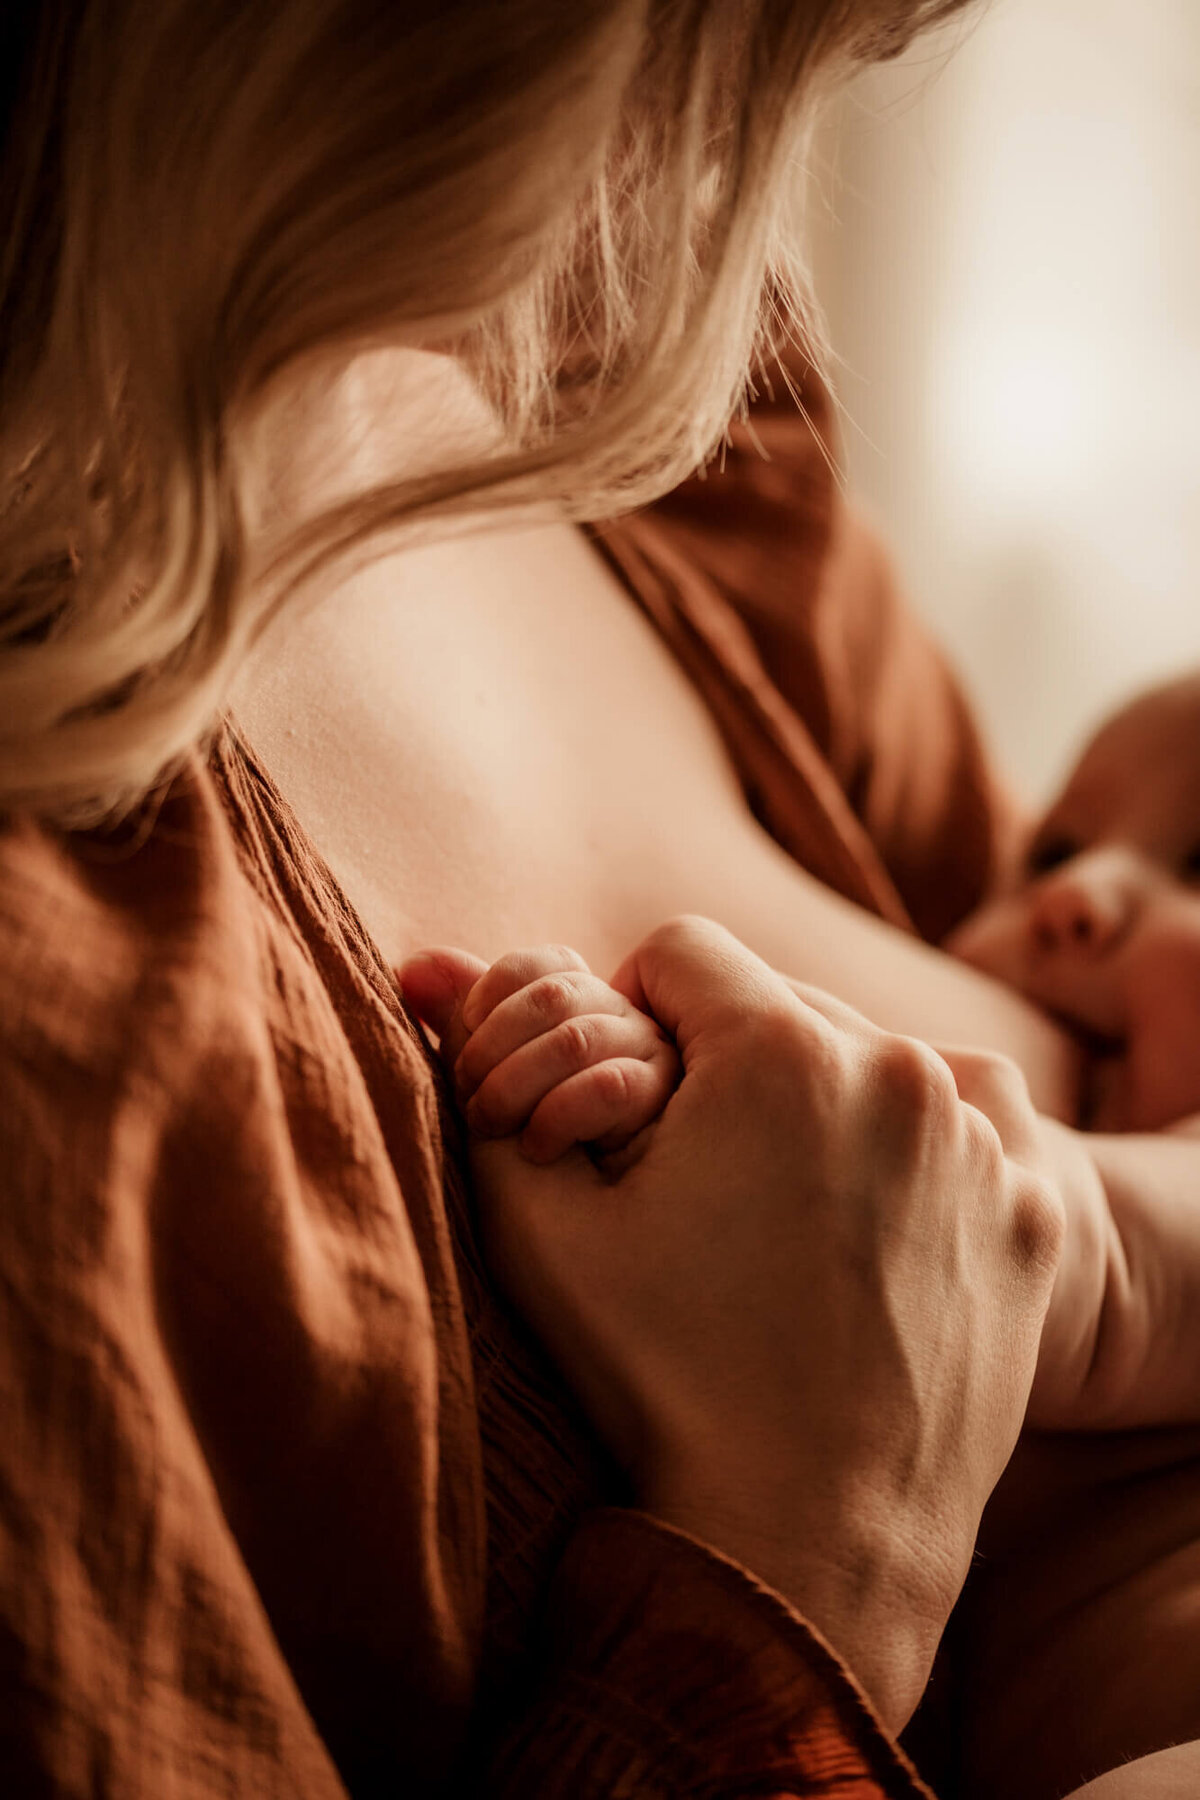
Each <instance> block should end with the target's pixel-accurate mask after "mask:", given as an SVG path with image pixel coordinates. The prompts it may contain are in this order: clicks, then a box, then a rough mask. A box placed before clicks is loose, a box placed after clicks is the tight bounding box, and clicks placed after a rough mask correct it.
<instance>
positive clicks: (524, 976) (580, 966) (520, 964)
mask: <svg viewBox="0 0 1200 1800" xmlns="http://www.w3.org/2000/svg"><path fill="white" fill-rule="evenodd" d="M560 970H581V971H582V972H583V973H584V974H585V975H587V974H589V973H590V970H589V969H588V966H587V964H586V962H585V961H584V960H583V958H582V956H580V954H579V952H578V950H572V949H571V948H570V946H569V945H567V944H540V945H539V946H538V947H537V949H535V950H512V951H510V952H509V954H508V955H507V956H501V957H500V958H499V959H498V960H497V961H496V962H494V963H493V964H492V966H491V968H490V969H488V970H487V971H486V973H485V974H483V975H481V976H480V978H479V980H478V981H477V982H476V983H475V986H474V987H473V988H472V989H471V992H470V994H469V995H468V997H467V1003H466V1005H465V1006H464V1007H463V1024H464V1025H465V1026H466V1028H467V1030H468V1031H475V1030H477V1029H478V1027H479V1026H480V1025H481V1024H482V1023H483V1021H484V1020H485V1019H486V1018H487V1016H488V1014H489V1013H490V1012H491V1011H492V1009H493V1008H494V1007H497V1006H499V1005H500V1003H501V1001H502V1000H507V999H508V997H509V995H510V994H515V993H516V992H517V991H518V989H520V988H524V987H528V986H529V984H530V982H532V981H536V980H537V978H538V976H540V975H553V974H556V973H558V972H559V971H560Z"/></svg>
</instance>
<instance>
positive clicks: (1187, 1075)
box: [945, 675, 1200, 1131]
mask: <svg viewBox="0 0 1200 1800" xmlns="http://www.w3.org/2000/svg"><path fill="white" fill-rule="evenodd" d="M945 948H946V949H947V950H949V951H950V952H951V954H952V955H955V956H959V957H961V958H962V959H963V960H964V961H965V962H969V963H973V964H974V966H975V967H976V968H978V969H983V970H985V971H986V973H987V974H989V975H995V976H998V977H999V979H1000V980H1001V981H1005V982H1008V983H1009V984H1010V985H1011V986H1013V987H1016V988H1019V989H1020V991H1021V992H1022V993H1023V994H1027V995H1028V996H1029V997H1030V999H1032V1000H1036V1001H1037V1002H1038V1004H1039V1005H1041V1006H1043V1007H1045V1008H1046V1009H1047V1011H1049V1012H1051V1013H1054V1014H1055V1015H1056V1016H1057V1017H1059V1018H1061V1019H1062V1020H1063V1021H1064V1022H1065V1023H1066V1024H1067V1025H1069V1026H1070V1027H1071V1028H1072V1029H1073V1030H1074V1031H1076V1032H1077V1033H1078V1034H1080V1035H1081V1036H1082V1037H1083V1038H1084V1041H1085V1042H1086V1044H1087V1046H1088V1048H1089V1050H1090V1051H1091V1053H1092V1054H1091V1057H1090V1059H1089V1061H1090V1069H1089V1081H1088V1091H1087V1093H1086V1094H1085V1097H1084V1105H1083V1116H1082V1117H1081V1119H1080V1121H1079V1122H1080V1124H1082V1125H1086V1126H1088V1127H1090V1128H1091V1129H1092V1130H1096V1131H1155V1130H1158V1129H1159V1128H1160V1127H1162V1126H1165V1125H1170V1124H1174V1123H1175V1122H1177V1121H1179V1120H1182V1119H1185V1118H1186V1117H1187V1116H1188V1115H1189V1114H1193V1113H1197V1112H1200V675H1192V676H1189V677H1187V678H1186V679H1184V680H1182V681H1177V682H1174V683H1172V684H1171V685H1170V686H1167V687H1161V688H1156V689H1154V690H1153V691H1152V692H1150V693H1148V694H1144V695H1142V696H1141V697H1140V698H1139V699H1137V700H1135V701H1133V703H1132V704H1131V705H1129V706H1127V707H1126V708H1125V709H1124V710H1123V711H1121V712H1119V713H1118V714H1117V715H1116V717H1115V718H1113V719H1110V720H1109V721H1108V722H1107V724H1105V725H1104V726H1103V727H1102V728H1101V730H1100V731H1099V732H1098V733H1097V735H1096V736H1095V737H1094V738H1093V739H1092V741H1091V743H1090V744H1089V745H1088V746H1087V748H1086V749H1085V751H1084V753H1083V755H1082V757H1081V758H1080V760H1079V762H1078V764H1077V766H1076V768H1075V769H1074V771H1073V773H1072V774H1071V776H1070V778H1069V780H1068V781H1067V784H1066V786H1065V787H1064V789H1063V791H1062V793H1061V794H1060V795H1059V796H1058V798H1057V800H1055V802H1054V804H1053V805H1052V806H1051V807H1050V809H1049V811H1048V812H1047V813H1046V815H1045V817H1044V818H1043V819H1042V821H1041V823H1040V824H1039V825H1038V826H1037V828H1036V830H1035V831H1034V832H1033V835H1032V837H1031V839H1030V842H1029V847H1028V850H1027V852H1026V855H1025V859H1024V864H1023V867H1022V868H1021V869H1019V870H1018V871H1017V873H1016V875H1015V877H1014V878H1013V879H1012V880H1011V881H1010V882H1009V883H1007V884H1006V888H1005V891H1003V892H1002V893H1001V894H1000V895H999V896H998V897H997V898H996V899H994V900H991V901H989V902H988V903H986V904H985V905H984V906H982V907H981V908H980V909H979V910H978V911H977V912H976V913H974V914H972V916H971V917H970V918H968V919H967V920H966V921H965V922H964V923H963V924H962V925H960V926H959V927H958V929H957V931H955V932H954V934H953V935H952V936H951V938H950V939H949V940H948V942H947V943H946V945H945Z"/></svg>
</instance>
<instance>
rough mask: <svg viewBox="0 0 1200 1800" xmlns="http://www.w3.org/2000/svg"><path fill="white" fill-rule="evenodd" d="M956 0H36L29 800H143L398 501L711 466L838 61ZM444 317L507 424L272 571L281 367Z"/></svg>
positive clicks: (795, 322) (15, 594)
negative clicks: (263, 539)
mask: <svg viewBox="0 0 1200 1800" xmlns="http://www.w3.org/2000/svg"><path fill="white" fill-rule="evenodd" d="M962 3H963V0H570V4H564V3H563V0H503V4H497V0H277V3H276V4H274V5H272V6H269V7H268V6H262V5H259V4H257V3H256V0H43V3H42V4H41V5H39V6H33V5H25V6H22V5H18V6H17V8H16V10H15V13H10V17H9V20H8V22H7V24H6V25H4V26H3V27H2V28H0V30H5V31H7V32H8V33H9V35H10V37H11V36H12V34H13V33H14V32H16V34H17V35H18V36H20V35H21V33H22V31H23V32H24V41H23V42H21V43H19V44H11V45H10V52H11V53H10V55H9V57H8V58H7V59H3V58H2V57H0V60H7V66H8V68H9V69H10V70H13V71H19V81H20V87H19V91H18V92H16V93H15V94H10V95H9V96H8V133H7V146H6V149H5V152H4V162H3V173H4V181H3V186H2V188H0V228H2V230H3V239H2V243H3V251H2V259H3V260H2V263H0V469H2V472H3V475H2V478H3V492H2V493H0V807H5V808H9V809H12V808H18V807H19V808H27V809H30V810H33V811H36V812H38V813H40V814H41V815H43V816H45V817H47V818H51V819H54V820H57V821H59V822H61V823H63V824H68V825H72V824H74V825H80V824H90V823H95V822H99V821H101V820H103V819H105V818H109V817H113V816H115V815H118V814H119V813H120V812H121V811H122V810H124V809H127V808H128V807H129V806H130V805H132V804H133V803H134V802H136V800H137V799H138V798H139V797H140V796H142V795H144V794H145V793H146V792H147V791H148V790H149V789H150V788H152V787H153V786H154V784H155V783H156V782H159V781H161V780H163V779H164V778H166V777H167V776H169V775H170V773H171V772H172V771H173V770H174V769H175V768H176V767H177V766H178V765H179V763H180V760H181V759H182V758H183V757H184V756H185V755H186V754H187V753H188V751H189V750H191V749H192V748H194V747H195V746H197V745H198V744H202V743H203V741H204V739H205V737H206V734H208V733H209V732H210V731H211V730H212V728H213V727H214V725H215V723H216V722H217V720H218V719H219V717H220V715H221V711H222V706H223V704H224V700H225V696H226V694H227V692H228V688H229V685H230V682H231V680H232V677H233V675H234V673H235V671H236V669H237V667H238V665H239V664H240V662H241V661H242V659H243V658H244V656H245V653H246V651H247V649H248V647H249V646H250V644H251V643H252V641H253V640H254V638H255V636H256V635H257V633H259V632H260V631H261V630H262V628H263V625H264V623H265V620H266V618H267V616H268V615H269V614H270V613H272V612H273V611H275V610H277V608H278V607H279V606H280V605H282V604H285V603H286V601H287V599H288V597H289V596H290V595H292V594H294V593H296V592H297V591H298V590H299V588H300V587H301V586H303V585H304V584H305V583H308V584H310V585H311V582H312V579H313V576H314V575H315V573H316V572H317V571H319V570H320V569H322V568H323V567H325V566H326V565H327V564H328V563H329V562H330V560H331V559H332V558H334V557H336V556H340V555H343V554H345V553H347V552H348V551H349V550H351V549H352V548H353V547H355V546H358V547H360V548H361V546H363V545H364V544H367V543H369V541H370V540H372V539H373V538H375V537H376V536H377V534H378V533H379V532H380V531H381V530H383V529H384V528H388V527H396V526H399V525H401V524H403V523H404V522H406V521H414V520H429V519H435V518H439V517H448V516H452V515H455V514H458V513H464V512H467V511H469V510H473V511H478V510H479V508H480V507H481V505H485V504H486V505H487V506H488V507H503V506H511V505H514V504H526V503H529V502H531V501H543V502H550V503H555V504H558V505H560V506H561V507H562V508H564V509H565V510H566V511H567V513H568V514H569V515H570V516H572V517H575V518H596V517H601V516H603V515H605V514H608V513H613V512H616V511H618V510H621V509H623V508H628V507H630V506H634V505H637V504H640V503H642V502H644V501H646V500H647V499H649V498H651V497H653V496H654V495H656V494H658V493H661V492H663V491H665V490H666V489H667V488H668V487H669V486H671V485H672V484H673V483H675V482H676V481H677V480H679V479H680V478H681V477H682V476H684V475H686V474H687V473H689V472H690V471H691V470H692V469H694V468H695V467H696V466H697V465H698V464H700V463H701V462H703V460H704V459H705V458H706V457H707V456H708V455H709V454H710V453H711V452H712V450H713V449H714V447H715V446H716V445H717V443H718V442H719V440H720V439H721V437H722V434H723V433H724V431H725V429H726V427H727V425H728V422H729V419H730V418H731V416H732V415H733V414H734V412H735V411H736V410H737V408H738V407H739V405H740V404H741V402H742V400H743V397H744V393H745V388H746V382H747V378H748V374H749V372H750V370H751V369H752V367H753V365H754V361H755V358H756V356H760V355H762V354H763V353H764V351H765V350H766V348H768V347H769V346H770V344H771V343H772V342H773V341H774V340H775V339H776V338H777V337H778V336H779V334H780V333H783V334H787V333H794V332H795V331H796V330H797V329H799V328H802V326H803V322H804V320H805V317H806V289H805V283H804V275H803V270H802V269H800V268H798V267H797V266H795V262H794V258H793V257H792V256H791V253H790V249H789V242H788V238H787V234H786V233H785V232H784V230H783V228H782V223H783V218H784V215H785V211H786V209H787V205H788V203H789V201H790V199H791V193H792V189H793V187H794V182H793V180H792V179H791V176H790V173H789V170H790V167H791V165H793V164H794V161H795V157H796V154H797V148H798V145H799V143H800V135H799V134H800V133H801V131H802V130H803V128H804V126H805V123H806V122H807V121H808V120H809V119H810V118H811V114H812V107H811V102H812V101H813V99H814V98H815V96H816V94H817V91H818V88H819V87H821V86H823V85H825V84H826V83H827V82H828V81H830V80H831V79H833V78H836V77H837V76H838V75H840V74H841V73H843V72H844V70H845V69H846V68H847V67H848V66H849V65H851V64H853V63H854V62H855V61H859V60H865V59H872V58H877V57H881V56H885V55H891V54H894V53H895V52H896V51H898V50H899V49H901V48H902V47H903V46H904V44H905V43H906V42H907V41H908V39H909V38H910V37H911V36H912V35H913V34H914V33H915V32H916V31H918V30H920V29H923V28H924V27H925V26H927V25H930V24H932V23H934V22H935V21H937V20H939V19H941V18H942V17H944V16H945V15H947V14H949V13H950V12H952V11H955V10H957V8H958V6H959V5H961V4H962ZM23 21H24V24H22V22H23ZM2 50H3V44H2V43H0V51H2ZM0 80H3V77H0ZM3 103H4V101H3V96H2V95H0V105H3ZM3 123H4V120H3V116H2V115H0V128H2V126H3ZM430 322H432V324H431V323H430ZM426 326H430V329H433V330H435V331H436V332H437V333H438V334H439V335H440V336H441V337H442V338H443V339H444V340H448V341H450V342H451V343H452V344H453V345H454V347H455V349H456V350H457V351H458V352H459V353H460V354H461V355H462V356H463V357H464V358H465V359H466V361H467V363H468V366H469V367H470V368H471V370H472V371H473V373H474V374H475V376H476V378H477V380H478V382H479V384H480V386H481V388H482V389H483V391H484V392H485V393H486V394H487V396H488V397H489V399H490V400H491V401H492V403H493V404H494V405H495V407H496V408H497V410H498V412H499V414H500V416H501V418H502V420H503V421H504V425H505V432H504V441H503V443H502V445H500V446H499V447H498V448H497V449H496V450H495V452H494V453H491V454H488V455H487V456H482V455H477V456H474V457H472V458H470V459H468V460H467V461H464V462H460V463H459V464H457V465H456V466H453V467H449V468H441V469H435V470H432V471H429V472H427V473H424V474H421V475H418V476H416V477H414V476H411V475H408V476H406V477H405V478H403V479H397V480H394V481H391V482H389V483H387V484H385V485H382V486H376V487H374V488H372V489H370V490H368V491H366V492H361V493H357V494H355V495H353V496H351V497H350V498H348V499H345V500H343V501H341V502H339V503H338V504H336V505H333V506H330V507H327V508H325V509H323V511H322V512H321V513H320V514H319V516H317V517H314V518H310V519H308V520H303V521H301V522H300V523H299V524H298V525H297V526H296V528H295V530H294V531H292V532H291V533H290V535H289V538H288V540H287V542H286V543H283V544H280V545H277V546H276V547H275V549H274V552H273V554H272V557H271V560H270V564H269V566H268V567H265V568H264V567H261V566H259V567H256V568H255V569H254V570H253V571H252V569H251V555H250V549H251V546H250V539H249V532H248V525H247V513H246V456H247V453H248V452H247V445H248V444H249V443H250V441H251V436H252V432H251V427H252V424H253V421H254V419H255V417H256V409H257V408H260V407H261V405H262V403H263V400H264V396H265V395H267V394H268V393H270V392H272V391H276V390H277V389H278V386H279V384H280V382H282V381H285V380H293V381H299V380H302V379H303V370H304V368H305V367H306V366H308V367H312V366H314V364H315V361H316V359H318V358H333V357H336V356H337V355H344V356H349V355H350V354H351V353H352V351H353V350H354V349H355V347H356V346H362V345H365V344H369V343H381V342H386V341H388V339H389V337H392V338H394V337H396V336H399V335H403V334H409V335H410V336H411V335H412V334H413V333H417V334H418V335H419V333H420V331H421V330H422V328H424V327H426ZM252 574H253V577H254V578H253V579H251V576H252Z"/></svg>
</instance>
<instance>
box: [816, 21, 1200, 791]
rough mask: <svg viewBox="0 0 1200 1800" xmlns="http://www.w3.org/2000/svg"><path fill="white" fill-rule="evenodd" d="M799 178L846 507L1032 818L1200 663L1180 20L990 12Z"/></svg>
mask: <svg viewBox="0 0 1200 1800" xmlns="http://www.w3.org/2000/svg"><path fill="white" fill-rule="evenodd" d="M818 171H819V180H820V186H821V189H822V194H823V198H822V199H821V200H820V201H819V202H818V204H817V207H816V211H817V213H818V215H819V217H818V218H817V219H816V221H814V223H815V226H816V239H817V250H816V256H817V278H818V289H819V292H820V294H821V297H822V299H823V302H824V304H825V307H826V311H827V314H828V320H829V327H830V335H831V339H832V343H833V347H834V350H835V352H836V353H837V356H838V359H839V368H838V377H837V386H838V391H839V395H840V399H841V401H842V403H843V405H844V408H845V413H846V418H845V421H844V436H845V448H846V459H847V465H848V473H849V481H850V485H851V488H852V490H853V491H854V492H855V493H856V494H857V495H858V496H859V497H860V499H861V500H862V501H863V502H864V503H865V504H866V506H867V507H868V509H869V510H870V511H872V512H873V513H874V514H875V515H876V517H877V519H878V521H879V522H880V523H881V525H882V527H883V530H884V533H885V535H886V537H887V539H888V540H889V542H890V544H891V546H892V548H893V550H894V552H895V555H896V557H897V559H898V562H899V565H900V568H901V571H902V573H903V575H904V578H905V582H906V585H907V587H908V590H909V592H910V593H911V595H912V597H913V599H914V601H915V602H916V603H917V604H918V605H919V607H920V608H921V610H922V611H923V612H924V613H925V614H926V615H927V616H928V618H929V619H930V620H931V622H932V623H933V625H934V628H935V630H936V631H937V633H938V635H939V637H940V638H941V640H942V642H943V643H944V644H945V645H946V646H947V647H948V648H949V650H950V653H951V655H952V657H953V658H954V660H955V662H956V663H957V665H958V667H959V670H960V672H961V674H962V675H963V677H964V679H965V681H966V682H967V685H968V687H969V689H970V691H971V692H972V694H973V696H974V698H975V700H976V702H977V705H978V708H979V710H980V713H981V715H982V717H983V720H984V724H985V728H986V729H987V731H988V733H989V736H990V738H991V741H992V743H993V746H994V748H995V750H996V753H997V756H998V759H999V761H1000V764H1001V766H1002V767H1003V768H1004V769H1005V770H1006V771H1007V772H1008V774H1009V775H1010V777H1011V778H1012V780H1013V781H1014V782H1015V783H1016V784H1017V785H1018V787H1019V788H1020V789H1021V790H1022V791H1023V792H1024V793H1025V795H1026V796H1027V797H1028V798H1030V799H1032V800H1036V799H1038V798H1039V797H1040V796H1042V795H1043V794H1045V793H1047V792H1048V790H1049V789H1050V787H1051V786H1052V784H1053V782H1054V781H1055V779H1056V778H1057V777H1058V775H1059V774H1060V773H1061V772H1062V771H1063V768H1064V765H1065V762H1066V760H1067V758H1068V757H1069V755H1070V754H1071V751H1072V749H1073V748H1074V746H1075V745H1076V744H1077V742H1078V740H1079V738H1080V736H1081V734H1082V733H1083V732H1084V731H1085V730H1086V729H1087V728H1088V727H1089V726H1090V724H1091V723H1092V722H1093V721H1094V719H1095V718H1096V717H1097V716H1098V715H1099V714H1100V713H1101V712H1102V711H1103V710H1104V709H1105V708H1107V707H1108V706H1109V705H1110V704H1111V703H1112V702H1113V701H1114V700H1115V699H1117V698H1119V697H1120V696H1121V695H1123V694H1125V693H1127V692H1129V691H1130V690H1131V689H1132V688H1133V687H1135V686H1136V685H1137V684H1139V683H1142V682H1144V681H1146V680H1149V679H1153V678H1157V677H1158V676H1161V675H1162V674H1164V673H1166V672H1169V671H1170V670H1172V669H1177V668H1180V667H1185V666H1187V665H1188V664H1190V663H1197V664H1200V230H1198V226H1200V216H1198V215H1200V0H992V4H990V5H989V6H988V7H986V8H985V9H984V10H982V11H981V12H980V11H977V12H975V13H972V14H969V15H968V17H967V20H966V21H964V22H963V23H962V24H958V25H956V26H955V27H954V28H953V29H952V31H951V33H950V34H949V38H943V39H942V40H941V41H940V42H935V43H933V44H932V45H931V44H929V43H926V44H924V45H920V46H918V47H917V49H916V50H915V52H913V53H912V54H910V55H909V56H908V57H907V58H905V59H903V60H902V61H901V62H899V63H896V64H894V65H891V66H889V67H887V68H884V69H881V70H877V71H872V72H871V73H870V74H869V75H868V76H867V77H865V78H864V79H863V80H862V81H861V82H860V83H859V84H858V86H857V87H856V88H855V89H854V90H852V91H851V93H850V94H849V95H848V96H847V97H846V99H845V100H844V101H843V102H842V103H841V104H840V106H839V110H838V112H837V113H836V115H835V116H834V117H833V118H832V119H831V121H830V126H829V130H828V132H827V134H826V137H825V139H824V140H823V143H822V145H821V146H820V148H819V155H818Z"/></svg>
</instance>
